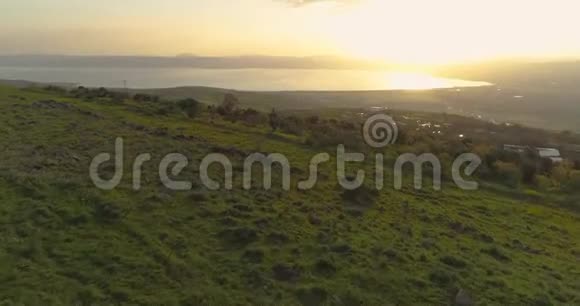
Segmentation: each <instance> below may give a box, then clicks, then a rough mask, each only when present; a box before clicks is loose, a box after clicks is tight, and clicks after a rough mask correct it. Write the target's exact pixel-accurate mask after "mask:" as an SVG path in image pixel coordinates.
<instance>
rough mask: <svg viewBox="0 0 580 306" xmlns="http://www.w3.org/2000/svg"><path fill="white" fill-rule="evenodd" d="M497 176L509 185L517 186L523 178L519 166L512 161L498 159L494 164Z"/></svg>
mask: <svg viewBox="0 0 580 306" xmlns="http://www.w3.org/2000/svg"><path fill="white" fill-rule="evenodd" d="M494 168H495V171H496V175H497V178H498V179H499V180H500V181H501V182H502V183H504V184H506V185H507V186H509V187H513V188H517V187H518V186H519V183H520V180H521V172H520V169H519V168H518V166H517V165H516V164H514V163H510V162H502V161H497V162H496V163H495V164H494Z"/></svg>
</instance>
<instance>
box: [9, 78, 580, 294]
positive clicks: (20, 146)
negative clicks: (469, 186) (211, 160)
mask: <svg viewBox="0 0 580 306" xmlns="http://www.w3.org/2000/svg"><path fill="white" fill-rule="evenodd" d="M45 99H54V100H56V101H59V102H63V103H67V104H68V105H69V107H66V108H49V107H43V106H42V105H40V104H38V103H36V104H35V102H37V101H39V100H45ZM142 107H143V108H144V107H145V106H142V105H139V104H137V103H135V102H132V101H127V102H125V103H124V104H121V105H113V104H110V103H99V102H86V101H80V100H75V99H71V98H63V97H58V96H51V94H50V93H46V92H42V91H35V90H28V89H15V88H10V87H0V135H1V137H0V203H2V204H1V205H0V210H1V214H0V231H1V232H0V283H1V284H2V286H0V301H2V302H4V304H6V305H73V304H76V305H78V304H81V305H110V304H123V305H361V304H362V305H427V304H429V305H445V304H448V303H449V300H450V299H451V298H452V296H453V295H454V293H455V292H456V291H457V289H459V288H463V289H465V290H467V291H468V292H469V293H470V294H471V295H472V296H473V298H474V300H475V301H476V303H477V304H478V305H550V304H554V305H556V304H567V305H573V304H578V303H580V295H579V292H580V283H579V282H578V275H579V273H580V267H579V265H578V256H580V246H579V245H578V237H580V223H579V221H580V220H579V216H578V214H577V213H575V212H571V211H568V210H565V209H563V208H559V207H558V206H556V205H552V204H553V203H549V202H542V201H538V200H536V201H533V202H526V200H521V199H520V200H518V199H517V197H513V196H510V195H509V194H508V193H505V192H502V193H498V192H495V191H493V190H494V189H487V188H486V189H482V190H480V191H476V192H469V193H468V192H465V191H460V190H458V189H456V188H454V187H452V186H450V185H448V184H445V185H444V189H443V191H442V192H436V191H432V190H431V189H428V188H426V189H424V190H422V191H415V190H413V189H412V188H411V185H410V183H409V181H407V187H406V188H405V189H403V190H402V191H395V190H393V189H392V188H390V187H387V188H385V190H383V191H381V192H380V193H379V194H378V195H377V196H376V199H375V203H374V204H373V205H370V204H371V203H363V204H369V205H363V206H364V207H363V209H361V207H358V206H357V204H356V203H354V204H353V203H346V202H345V201H344V200H343V197H342V196H341V194H342V192H341V191H340V189H339V188H338V187H337V185H336V180H333V179H332V177H333V175H334V170H333V169H332V168H333V167H332V166H330V165H327V166H325V167H324V168H323V172H324V174H326V177H327V178H325V179H323V180H321V181H320V182H319V184H318V185H317V187H316V188H315V189H313V190H310V191H307V192H298V191H296V190H295V189H293V190H292V191H290V192H285V191H282V190H281V189H280V187H275V188H274V189H273V190H271V191H263V190H260V189H259V188H255V189H252V190H249V191H242V190H241V187H240V186H241V183H240V179H239V178H237V179H236V180H235V189H234V191H231V192H224V191H215V192H213V191H207V190H205V189H204V188H202V187H201V184H200V182H199V178H198V173H197V170H196V167H197V165H198V164H197V163H198V161H199V160H201V158H202V157H203V156H204V155H205V154H207V153H209V152H213V151H215V150H216V148H226V149H227V148H236V149H237V150H241V151H243V152H253V151H256V150H258V151H261V152H279V153H284V154H286V155H287V156H288V158H289V159H290V161H291V162H292V165H293V166H294V167H296V168H297V169H302V171H303V172H304V175H301V176H305V175H306V174H307V173H308V172H307V171H306V169H307V165H308V161H309V160H310V158H311V156H313V154H314V153H316V151H315V150H314V149H312V148H309V147H307V146H305V145H304V144H303V141H302V139H300V138H299V137H294V136H289V135H283V134H275V135H272V134H270V133H269V132H268V131H267V129H266V128H265V127H264V128H259V127H248V126H246V125H244V124H241V123H228V122H223V121H220V120H217V121H216V122H215V123H213V124H212V123H210V122H209V120H208V119H207V118H204V117H201V118H199V119H195V120H191V119H186V118H185V116H181V115H179V114H172V115H169V116H155V115H150V114H147V113H146V112H139V111H138V110H139V109H140V108H142ZM139 125H140V126H144V127H146V129H138V128H136V127H137V126H139ZM156 129H167V132H166V134H164V135H161V134H159V133H155V130H156ZM180 135H184V136H188V137H189V136H193V137H191V138H188V139H187V140H183V139H181V138H178V137H174V136H180ZM118 136H123V137H124V138H125V148H126V152H125V153H126V159H125V170H126V171H125V172H126V175H125V176H124V178H123V181H122V184H121V185H120V186H119V187H118V188H117V189H115V190H114V191H109V192H107V191H99V190H98V189H97V188H95V187H94V186H93V184H92V182H91V181H90V179H89V176H88V165H89V163H90V161H91V159H92V157H93V156H95V155H96V154H98V153H100V152H104V151H106V152H112V151H113V144H114V139H115V137H118ZM145 152H150V153H151V154H152V155H153V161H152V162H149V163H147V164H146V166H145V170H144V181H143V189H142V190H140V191H133V190H132V189H131V177H130V175H129V172H130V171H129V169H130V167H131V161H132V160H133V158H134V157H135V156H136V155H137V154H139V153H145ZM170 152H180V153H183V154H185V155H187V156H188V157H190V160H191V161H192V164H190V165H189V166H188V168H187V170H186V171H184V172H183V173H182V174H181V178H184V179H187V180H190V181H192V182H194V185H195V188H194V190H193V191H187V192H175V191H168V190H167V189H165V188H164V187H162V186H161V185H160V183H159V179H158V178H157V169H156V167H155V166H154V165H155V164H158V162H159V160H160V159H161V158H162V157H163V155H164V154H166V153H170ZM234 160H235V163H236V164H237V165H239V163H240V162H241V157H239V158H237V159H234ZM365 167H366V168H367V169H370V168H369V165H366V166H365ZM218 170H219V169H215V171H213V174H214V175H217V174H218V173H219V171H218ZM237 174H239V173H237ZM238 176H239V175H238ZM390 180H391V179H390V177H389V178H387V186H392V182H391V181H390ZM359 204H360V203H359ZM353 205H354V206H357V207H352V206H353ZM357 209H358V210H357ZM357 212H358V213H357ZM542 303H543V304H542Z"/></svg>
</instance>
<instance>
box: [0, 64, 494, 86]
mask: <svg viewBox="0 0 580 306" xmlns="http://www.w3.org/2000/svg"><path fill="white" fill-rule="evenodd" d="M0 79H11V80H27V81H34V82H65V83H75V84H78V85H83V86H90V87H99V86H103V87H123V86H124V81H126V82H127V86H128V87H131V88H165V87H176V86H208V87H220V88H229V89H238V90H251V91H278V90H395V89H432V88H453V87H471V86H485V85H490V84H489V83H485V82H473V81H465V80H457V79H447V78H439V77H434V76H430V75H427V74H418V73H402V72H385V71H363V70H326V69H197V68H168V69H161V68H154V69H148V68H137V69H135V68H133V69H131V68H119V69H115V68H92V67H91V68H53V67H50V68H43V67H39V68H30V67H0Z"/></svg>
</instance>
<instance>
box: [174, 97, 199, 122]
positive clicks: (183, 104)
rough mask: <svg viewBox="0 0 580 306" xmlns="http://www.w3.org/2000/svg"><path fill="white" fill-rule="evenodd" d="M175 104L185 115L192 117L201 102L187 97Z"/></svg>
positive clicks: (197, 110) (196, 112) (195, 114)
mask: <svg viewBox="0 0 580 306" xmlns="http://www.w3.org/2000/svg"><path fill="white" fill-rule="evenodd" d="M177 106H178V107H179V108H180V109H181V110H182V111H183V112H184V113H185V114H186V115H187V117H189V118H194V117H195V116H197V115H198V113H199V112H200V111H201V103H199V102H198V101H196V100H194V99H192V98H187V99H183V100H180V101H178V102H177Z"/></svg>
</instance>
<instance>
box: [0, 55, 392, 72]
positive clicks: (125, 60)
mask: <svg viewBox="0 0 580 306" xmlns="http://www.w3.org/2000/svg"><path fill="white" fill-rule="evenodd" d="M0 66H5V67H6V66H12V67H60V68H62V67H101V68H102V67H115V68H183V67H189V68H207V69H241V68H273V69H385V68H390V67H389V66H388V65H386V64H380V63H376V62H373V61H366V60H356V59H346V58H341V57H334V56H309V57H292V56H261V55H256V56H233V57H217V56H195V55H188V54H186V55H178V56H174V57H165V56H117V55H113V56H81V55H0Z"/></svg>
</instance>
